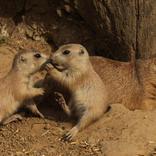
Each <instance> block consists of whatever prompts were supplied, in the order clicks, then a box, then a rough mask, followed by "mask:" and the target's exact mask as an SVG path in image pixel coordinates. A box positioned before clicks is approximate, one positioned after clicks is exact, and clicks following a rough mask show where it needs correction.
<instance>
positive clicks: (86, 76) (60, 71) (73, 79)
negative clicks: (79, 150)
mask: <svg viewBox="0 0 156 156" xmlns="http://www.w3.org/2000/svg"><path fill="white" fill-rule="evenodd" d="M65 50H69V51H70V54H69V55H64V54H63V52H64V51H65ZM82 51H83V52H84V54H81V52H82ZM52 64H54V67H55V68H54V67H53V66H51V65H49V64H48V65H47V70H48V72H49V74H50V76H51V78H52V79H53V80H55V81H58V82H59V83H60V84H61V85H62V86H63V87H64V88H66V89H67V90H68V91H69V93H70V100H69V103H68V106H67V105H66V106H65V107H66V112H67V114H69V115H75V116H77V117H78V123H77V124H76V126H74V127H73V128H72V129H71V130H70V131H69V132H68V133H67V134H66V135H65V137H64V139H65V140H66V139H67V140H70V139H72V138H73V137H75V135H76V134H77V133H78V131H80V130H82V129H83V128H85V127H86V126H87V125H88V124H90V123H91V122H93V121H94V120H97V119H98V118H99V117H100V116H101V115H102V114H103V113H104V112H105V111H106V110H107V108H108V101H107V91H106V89H105V86H104V84H103V82H102V80H101V78H100V77H99V76H98V74H97V73H96V72H95V71H94V69H93V67H92V65H91V63H90V60H89V55H88V52H87V50H86V49H85V48H84V47H83V46H82V45H79V44H67V45H64V46H61V47H60V48H59V49H58V50H57V51H56V52H55V53H54V54H53V56H52Z"/></svg>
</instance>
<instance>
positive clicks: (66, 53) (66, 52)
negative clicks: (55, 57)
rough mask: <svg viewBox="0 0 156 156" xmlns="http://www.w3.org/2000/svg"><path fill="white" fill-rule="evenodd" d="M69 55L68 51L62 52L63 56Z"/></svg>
mask: <svg viewBox="0 0 156 156" xmlns="http://www.w3.org/2000/svg"><path fill="white" fill-rule="evenodd" d="M69 53H70V51H69V50H65V51H63V52H62V54H63V55H68V54H69Z"/></svg>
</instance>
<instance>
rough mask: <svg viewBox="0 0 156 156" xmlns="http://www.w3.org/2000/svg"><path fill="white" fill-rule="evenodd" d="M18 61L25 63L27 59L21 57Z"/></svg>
mask: <svg viewBox="0 0 156 156" xmlns="http://www.w3.org/2000/svg"><path fill="white" fill-rule="evenodd" d="M19 60H20V62H26V61H27V59H26V58H25V57H24V56H23V55H21V56H20V59H19Z"/></svg>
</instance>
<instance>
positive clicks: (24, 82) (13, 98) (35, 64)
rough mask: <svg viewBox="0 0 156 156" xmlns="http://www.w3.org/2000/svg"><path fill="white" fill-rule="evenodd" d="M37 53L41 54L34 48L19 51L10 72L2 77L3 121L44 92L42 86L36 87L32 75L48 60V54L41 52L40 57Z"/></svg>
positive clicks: (0, 107)
mask: <svg viewBox="0 0 156 156" xmlns="http://www.w3.org/2000/svg"><path fill="white" fill-rule="evenodd" d="M37 53H38V54H40V53H39V52H34V51H32V50H26V52H19V53H18V54H17V55H16V56H15V58H14V61H13V65H12V69H11V70H10V72H9V73H8V74H7V75H6V76H5V77H4V78H2V79H0V122H1V123H2V122H5V120H7V118H9V117H10V116H11V115H12V114H13V113H15V112H16V111H17V110H18V108H19V107H21V106H23V105H24V102H25V101H26V100H31V99H32V98H33V97H35V96H38V95H42V94H43V93H44V91H43V89H42V88H34V87H33V82H32V81H31V75H33V74H34V73H35V72H37V71H38V70H39V69H40V67H41V66H42V65H43V63H45V62H46V60H47V56H45V55H43V54H40V55H41V57H40V58H36V57H35V56H34V55H35V54H37ZM31 102H32V101H31ZM32 104H33V102H32Z"/></svg>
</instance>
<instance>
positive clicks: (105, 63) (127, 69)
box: [91, 57, 156, 110]
mask: <svg viewBox="0 0 156 156" xmlns="http://www.w3.org/2000/svg"><path fill="white" fill-rule="evenodd" d="M91 62H92V64H93V66H94V69H95V70H96V72H97V73H98V74H99V75H100V77H101V78H102V80H103V82H104V84H105V85H106V89H107V91H108V100H109V102H111V103H122V104H123V105H125V106H126V107H127V108H129V109H131V110H134V109H153V108H155V107H156V58H151V59H148V60H137V62H136V74H135V75H133V73H132V71H133V69H132V66H131V63H128V62H119V61H114V60H110V59H106V58H103V57H91Z"/></svg>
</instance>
